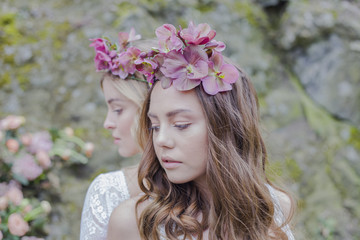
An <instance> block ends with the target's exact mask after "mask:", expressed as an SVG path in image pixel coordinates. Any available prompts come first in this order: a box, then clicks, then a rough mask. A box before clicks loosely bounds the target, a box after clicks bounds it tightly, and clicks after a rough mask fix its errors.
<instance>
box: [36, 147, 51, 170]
mask: <svg viewBox="0 0 360 240" xmlns="http://www.w3.org/2000/svg"><path fill="white" fill-rule="evenodd" d="M36 159H37V160H38V163H39V165H40V166H41V167H42V168H43V169H48V168H49V167H50V166H51V160H50V157H49V154H47V153H46V152H45V151H43V150H40V151H38V152H37V153H36Z"/></svg>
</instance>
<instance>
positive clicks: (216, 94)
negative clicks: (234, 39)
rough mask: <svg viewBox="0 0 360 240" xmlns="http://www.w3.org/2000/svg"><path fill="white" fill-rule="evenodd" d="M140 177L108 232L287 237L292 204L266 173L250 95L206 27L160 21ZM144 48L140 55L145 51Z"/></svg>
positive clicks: (254, 239)
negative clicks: (180, 26) (178, 26)
mask: <svg viewBox="0 0 360 240" xmlns="http://www.w3.org/2000/svg"><path fill="white" fill-rule="evenodd" d="M156 33H157V36H158V39H159V43H160V45H159V46H160V47H159V49H158V50H157V51H156V52H157V54H150V55H147V56H148V60H147V61H153V60H154V59H155V60H156V59H157V60H156V61H155V60H154V61H155V62H157V63H159V64H158V67H157V68H155V69H154V71H153V74H154V75H155V74H156V76H155V79H157V80H158V81H156V80H155V81H153V79H152V81H151V82H152V83H153V84H152V88H151V89H150V92H149V94H148V96H147V98H146V99H145V102H144V107H143V110H142V114H141V118H140V121H141V122H140V128H139V130H140V131H139V134H140V139H141V143H142V145H143V146H144V153H143V158H142V161H141V162H140V166H139V173H138V177H139V179H138V182H139V185H140V187H141V190H142V191H143V192H144V193H145V194H143V195H141V196H138V197H134V198H131V199H129V200H127V201H124V202H122V203H121V204H120V205H119V206H118V207H117V208H116V209H115V210H114V212H113V213H112V215H111V218H110V223H109V229H108V240H114V239H117V240H118V239H127V240H128V239H152V240H158V239H224V240H228V239H251V240H263V239H294V237H293V235H292V233H291V230H290V229H289V225H288V224H289V221H290V219H291V216H292V212H293V208H294V207H293V206H294V205H293V203H292V201H291V198H290V197H289V195H288V194H287V193H286V192H285V191H283V190H281V189H279V188H277V187H275V186H274V185H273V184H272V183H271V182H270V180H269V179H268V178H267V176H266V173H265V164H266V162H267V157H266V148H265V145H264V142H263V139H262V137H261V135H260V130H259V114H258V102H257V96H256V92H255V90H254V89H253V86H252V84H251V82H250V80H249V78H248V77H247V76H246V75H245V74H244V72H243V71H242V70H241V69H240V68H237V67H235V66H234V65H232V64H229V63H227V62H226V61H225V60H224V57H223V56H222V54H221V51H222V50H223V49H224V48H225V45H224V44H223V43H221V42H216V41H215V40H213V38H214V36H215V31H213V30H211V29H210V27H209V26H208V25H207V24H200V25H198V26H195V25H194V24H193V23H190V24H189V27H188V28H186V29H183V30H180V31H177V30H176V29H175V27H173V26H172V25H169V24H165V25H163V26H162V27H160V28H158V29H157V31H156ZM144 55H145V54H144Z"/></svg>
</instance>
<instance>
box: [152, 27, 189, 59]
mask: <svg viewBox="0 0 360 240" xmlns="http://www.w3.org/2000/svg"><path fill="white" fill-rule="evenodd" d="M155 34H156V36H157V38H158V40H159V47H160V51H161V52H165V53H167V52H170V51H171V50H180V49H181V48H182V47H183V45H184V44H183V42H182V41H181V39H180V38H178V36H177V34H176V28H175V27H174V26H173V25H171V24H164V25H162V26H161V27H158V28H157V29H156V30H155Z"/></svg>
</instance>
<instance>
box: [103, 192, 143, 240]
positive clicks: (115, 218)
mask: <svg viewBox="0 0 360 240" xmlns="http://www.w3.org/2000/svg"><path fill="white" fill-rule="evenodd" d="M138 199H139V197H134V198H130V199H128V200H126V201H124V202H122V203H120V204H119V206H117V207H116V208H115V209H114V211H113V212H112V214H111V216H110V221H109V226H108V236H107V239H108V240H121V239H134V240H136V239H140V235H139V232H138V227H137V220H136V215H135V214H136V212H135V206H136V202H137V200H138Z"/></svg>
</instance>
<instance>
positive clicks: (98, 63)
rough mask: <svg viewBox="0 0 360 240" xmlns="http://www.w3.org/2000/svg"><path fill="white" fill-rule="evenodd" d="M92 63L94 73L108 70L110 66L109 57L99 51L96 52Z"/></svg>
mask: <svg viewBox="0 0 360 240" xmlns="http://www.w3.org/2000/svg"><path fill="white" fill-rule="evenodd" d="M94 62H95V68H96V71H100V70H108V69H109V68H110V67H111V65H112V64H111V58H110V57H109V55H108V54H106V53H104V52H100V51H98V52H96V55H95V58H94Z"/></svg>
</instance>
